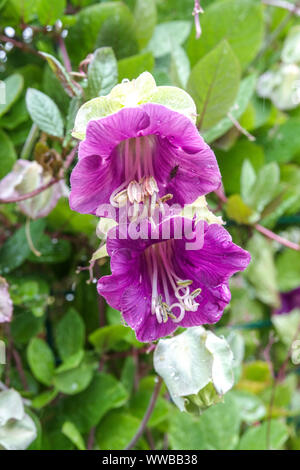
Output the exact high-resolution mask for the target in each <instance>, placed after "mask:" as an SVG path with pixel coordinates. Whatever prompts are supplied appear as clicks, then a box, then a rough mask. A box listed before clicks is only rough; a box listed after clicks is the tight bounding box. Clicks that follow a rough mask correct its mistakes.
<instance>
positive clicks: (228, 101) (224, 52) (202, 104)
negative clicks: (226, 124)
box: [187, 40, 240, 130]
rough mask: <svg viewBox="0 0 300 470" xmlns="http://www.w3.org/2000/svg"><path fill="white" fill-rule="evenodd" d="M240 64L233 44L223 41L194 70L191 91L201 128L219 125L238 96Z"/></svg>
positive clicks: (189, 82)
mask: <svg viewBox="0 0 300 470" xmlns="http://www.w3.org/2000/svg"><path fill="white" fill-rule="evenodd" d="M239 80H240V66H239V63H238V60H237V58H236V57H235V55H234V53H233V51H232V49H231V47H230V46H229V44H228V42H227V41H226V40H223V41H222V42H221V43H220V44H219V45H218V46H217V47H216V48H215V49H213V50H212V51H211V52H209V53H208V54H207V55H206V56H205V57H203V58H202V59H201V60H200V61H199V62H198V63H197V64H196V65H195V66H194V68H193V69H192V72H191V75H190V78H189V80H188V84H187V90H188V92H189V93H190V94H191V95H192V97H193V98H194V100H195V102H196V107H197V112H198V114H199V118H198V126H199V128H200V129H204V130H206V129H209V128H211V127H213V126H215V125H216V124H217V123H218V122H219V121H220V120H221V119H223V118H224V117H225V116H226V114H227V113H228V111H229V109H230V107H231V106H232V104H233V103H234V100H235V99H236V96H237V92H238V88H239Z"/></svg>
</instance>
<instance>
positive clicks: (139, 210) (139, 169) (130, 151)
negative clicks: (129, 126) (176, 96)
mask: <svg viewBox="0 0 300 470" xmlns="http://www.w3.org/2000/svg"><path fill="white" fill-rule="evenodd" d="M155 145H156V143H155V137H154V136H152V137H137V138H134V139H127V140H126V141H125V142H122V144H120V146H119V149H118V151H119V155H120V158H121V164H123V165H124V178H125V181H124V182H123V183H122V184H121V185H120V186H119V187H118V188H117V189H115V190H114V191H113V193H112V194H111V196H110V204H111V205H112V206H113V207H116V208H121V207H125V206H126V205H129V209H130V212H129V215H130V220H131V221H135V220H137V219H138V217H140V218H144V217H149V218H150V220H151V219H152V218H153V215H154V213H155V210H156V208H157V207H159V209H160V211H163V203H164V202H165V201H167V200H168V199H171V198H172V194H167V195H165V196H163V198H161V199H160V198H159V195H158V193H159V188H158V186H157V182H156V179H155V176H154V169H153V152H154V150H155Z"/></svg>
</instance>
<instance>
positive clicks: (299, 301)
mask: <svg viewBox="0 0 300 470" xmlns="http://www.w3.org/2000/svg"><path fill="white" fill-rule="evenodd" d="M280 300H281V307H280V308H278V309H277V310H275V311H274V314H276V315H280V314H282V313H290V312H291V311H292V310H294V309H295V308H300V287H297V289H293V290H291V291H289V292H282V293H281V294H280Z"/></svg>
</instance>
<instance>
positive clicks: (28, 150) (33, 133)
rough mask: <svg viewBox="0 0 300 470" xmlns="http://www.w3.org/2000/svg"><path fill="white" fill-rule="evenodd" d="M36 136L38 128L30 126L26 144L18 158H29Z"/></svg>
mask: <svg viewBox="0 0 300 470" xmlns="http://www.w3.org/2000/svg"><path fill="white" fill-rule="evenodd" d="M38 135H39V128H38V126H37V125H36V124H32V126H31V129H30V131H29V134H28V136H27V139H26V142H25V144H24V147H23V148H22V151H21V156H20V157H21V158H24V159H25V160H27V159H28V158H29V156H30V153H31V151H32V148H33V145H34V142H35V141H36V139H37V137H38Z"/></svg>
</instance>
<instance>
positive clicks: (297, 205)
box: [0, 0, 300, 450]
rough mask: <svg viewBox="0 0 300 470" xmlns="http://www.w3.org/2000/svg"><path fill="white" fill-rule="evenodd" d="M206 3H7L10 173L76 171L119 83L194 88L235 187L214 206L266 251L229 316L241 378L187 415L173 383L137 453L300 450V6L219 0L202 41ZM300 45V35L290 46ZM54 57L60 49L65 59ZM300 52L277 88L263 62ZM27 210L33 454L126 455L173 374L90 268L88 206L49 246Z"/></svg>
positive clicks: (23, 342)
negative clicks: (102, 100) (100, 109)
mask: <svg viewBox="0 0 300 470" xmlns="http://www.w3.org/2000/svg"><path fill="white" fill-rule="evenodd" d="M193 3H194V2H193V1H192V0H156V1H155V0H126V1H122V2H119V1H108V2H107V1H95V0H70V1H66V0H52V1H51V2H49V0H0V45H1V49H0V73H1V75H0V78H1V80H4V81H5V83H6V93H7V101H6V104H0V177H1V178H2V177H4V176H5V175H6V174H7V173H9V172H10V171H11V169H12V167H13V165H14V163H15V162H16V160H17V159H18V158H23V159H29V160H33V159H38V158H39V157H41V155H42V157H43V156H45V155H46V154H47V155H49V153H50V154H51V155H55V156H56V158H57V159H58V161H59V162H60V165H61V164H62V163H61V162H64V161H65V159H66V157H67V155H69V153H70V152H71V151H72V149H73V148H74V145H75V142H74V140H73V139H72V138H71V135H70V131H71V129H72V126H73V123H74V116H75V113H76V111H77V109H78V107H79V106H80V104H81V103H82V102H84V101H85V100H87V99H90V98H92V97H94V96H97V95H98V94H104V93H105V90H107V91H109V89H110V88H111V86H113V85H114V84H115V83H114V82H115V81H116V80H119V81H121V80H122V79H124V78H129V79H133V78H135V77H137V76H138V75H139V74H140V73H142V72H143V71H145V70H148V71H149V72H151V73H152V74H153V75H154V77H155V79H156V81H157V83H158V84H159V85H176V86H179V87H182V88H184V89H186V90H187V91H188V92H189V93H190V94H191V95H192V97H193V98H194V100H195V102H196V104H197V110H198V115H199V116H198V126H199V130H200V132H201V134H203V136H204V138H205V139H206V141H207V142H208V143H209V144H210V145H211V146H212V147H213V149H214V151H215V153H216V156H217V159H218V162H219V165H220V169H221V173H222V176H223V184H224V190H225V194H226V196H227V199H226V198H224V197H222V198H221V199H219V198H218V197H217V195H211V196H210V197H209V199H208V201H209V205H210V207H211V209H212V210H214V211H216V213H217V214H218V215H220V214H222V216H223V218H224V220H226V222H227V225H226V228H227V229H228V230H229V231H230V233H231V234H232V236H233V239H234V241H235V242H237V243H238V244H240V245H242V246H243V247H245V248H247V249H248V250H249V251H250V252H251V255H252V263H251V265H250V267H249V268H248V270H246V272H245V273H244V274H241V275H238V276H235V277H234V278H233V280H232V282H231V291H232V301H231V304H230V305H229V307H228V308H227V309H226V311H225V313H224V315H223V318H222V320H221V322H219V323H218V324H217V325H215V327H213V328H212V329H213V330H214V331H215V332H216V333H217V334H222V335H224V336H225V337H226V338H227V339H228V341H229V342H230V344H231V346H232V348H233V351H234V355H235V387H234V389H233V390H232V391H231V392H229V393H228V394H226V396H225V400H224V403H221V404H218V405H215V406H213V407H211V408H209V409H208V410H207V411H205V412H204V413H203V414H202V415H201V416H198V417H195V416H192V415H189V414H186V413H181V412H180V411H179V410H177V408H176V407H175V406H174V405H173V404H172V403H171V401H170V399H169V396H168V393H167V391H166V389H165V388H163V389H162V390H161V392H160V395H159V398H158V400H157V403H156V406H155V409H154V412H153V414H152V416H151V418H150V420H149V422H148V425H147V428H146V431H145V433H144V434H143V436H142V437H141V438H140V439H139V440H138V442H137V444H136V447H137V448H139V449H151V448H156V449H268V448H271V449H282V448H286V449H298V450H300V434H299V429H300V389H299V372H300V369H299V365H297V361H294V362H293V361H291V360H290V359H291V345H292V342H293V341H294V340H295V339H297V331H298V332H299V325H300V310H299V308H300V302H299V304H298V305H297V304H295V305H294V307H295V308H293V311H292V312H290V313H287V314H284V315H275V314H274V311H275V310H276V309H278V308H280V302H281V293H282V292H288V291H290V290H292V289H296V288H298V287H299V286H300V252H299V251H296V250H292V249H290V248H288V247H286V246H283V244H282V243H279V242H278V235H279V236H281V237H283V238H284V239H285V240H288V241H289V242H290V243H294V244H299V242H300V229H299V223H300V167H299V163H300V133H299V128H300V107H299V106H298V104H299V101H298V98H299V96H298V95H299V93H300V91H299V87H300V81H299V80H300V74H299V80H298V75H297V73H298V64H299V63H300V57H297V54H295V57H293V58H292V59H291V60H290V56H289V58H288V59H287V60H286V59H285V58H284V57H286V56H284V55H283V50H284V48H285V46H286V44H287V41H289V40H291V36H290V35H291V32H292V34H293V37H294V38H295V37H296V38H297V35H296V34H294V33H295V31H297V29H296V30H295V28H297V25H299V24H300V19H299V16H298V13H297V11H296V10H295V12H290V11H287V10H285V9H282V8H276V7H272V6H266V5H264V4H263V2H261V1H258V0H203V1H202V2H201V5H202V7H203V8H204V11H205V12H204V14H203V15H201V18H200V19H201V25H202V36H201V38H200V39H196V38H195V27H194V19H193V16H192V12H193V8H194V4H193ZM294 3H296V2H294ZM295 41H296V39H295ZM65 47H66V49H67V51H68V55H69V58H70V61H71V65H72V70H73V71H74V72H77V75H76V74H74V75H72V77H71V78H70V75H69V74H68V73H67V72H66V71H65V69H64V68H61V67H62V66H61V65H58V66H57V63H56V62H55V60H58V61H60V63H62V64H64V66H65V67H66V68H67V69H68V64H67V63H66V54H65V52H64V48H65ZM102 47H110V48H112V50H110V60H109V61H107V62H106V63H105V64H103V63H101V60H102V59H101V58H100V62H99V63H98V64H97V63H96V62H94V66H93V67H90V66H89V67H87V66H85V65H84V63H83V64H82V65H81V67H79V64H80V62H82V61H84V59H85V58H86V57H87V56H88V54H91V53H93V52H94V51H95V49H99V48H102ZM297 47H298V51H299V49H300V46H299V38H298V43H295V42H294V43H293V44H292V46H291V47H290V50H292V52H295V51H297ZM37 51H41V52H43V53H46V54H50V56H49V55H48V56H47V57H48V61H47V60H46V59H45V57H46V56H43V57H42V56H41V55H39V54H38V53H37ZM298 55H299V52H298ZM287 63H288V64H289V65H291V64H293V66H294V68H293V73H294V75H293V80H292V81H291V80H287V82H286V81H284V79H283V78H282V77H281V78H280V79H279V80H278V79H275V83H274V84H273V82H272V83H271V78H270V77H269V79H268V80H267V85H269V88H268V90H267V92H266V90H265V88H264V87H263V86H259V84H261V75H262V74H264V73H265V72H270V71H272V73H273V74H274V73H278V70H279V68H280V67H282V66H283V65H284V64H287ZM104 65H105V66H106V67H107V69H106V72H105V74H104V75H103V76H102V77H100V78H99V75H98V74H99V70H100V75H101V70H103V67H104ZM295 67H296V68H295ZM280 70H281V69H280ZM81 71H83V74H81ZM80 74H81V76H80ZM86 76H87V77H88V78H86ZM117 76H118V78H117ZM285 77H286V75H285ZM288 77H290V76H288ZM105 80H106V82H105ZM297 80H298V82H297ZM265 82H266V81H265ZM262 85H265V83H263V84H262ZM105 87H106V88H105ZM297 87H298V88H297ZM28 88H31V89H32V88H33V89H35V90H39V91H40V92H42V94H41V95H38V94H37V93H36V92H34V93H31V94H28ZM70 90H71V91H70ZM66 91H67V92H66ZM287 102H288V103H289V105H286V103H287ZM41 111H42V112H41ZM51 152H52V153H51ZM44 161H45V160H44ZM72 165H73V163H72ZM72 165H71V167H70V168H72ZM70 168H68V169H67V170H66V171H65V176H66V182H67V183H68V177H69V173H70ZM25 220H26V218H25V216H24V215H23V214H22V212H20V210H19V208H18V206H17V205H16V204H2V205H0V223H1V229H0V241H1V248H0V275H1V276H2V277H5V278H6V280H7V282H8V283H9V286H10V290H9V292H10V296H11V299H12V301H13V304H14V313H13V319H12V322H11V323H3V324H0V338H1V339H3V340H4V341H5V342H6V345H7V364H6V366H5V367H4V366H1V365H0V380H1V382H2V383H3V384H6V386H8V387H13V388H15V389H16V390H17V391H19V392H20V393H21V395H22V397H23V398H24V399H27V400H30V401H31V404H30V406H26V408H27V410H28V413H29V414H30V416H31V417H32V419H33V420H34V422H35V424H36V427H37V431H38V432H37V438H36V439H35V440H34V442H33V443H32V444H31V445H30V447H29V448H30V449H86V448H95V449H122V448H124V447H126V446H127V445H128V443H129V442H130V440H131V438H132V437H133V436H134V435H135V433H136V432H137V429H138V428H139V426H140V423H141V420H142V418H143V416H144V413H145V411H146V409H147V406H148V403H149V400H150V397H151V394H152V391H153V388H154V384H155V373H154V370H153V360H152V353H151V352H150V353H148V352H147V347H148V346H147V345H145V344H140V343H138V342H137V340H136V339H135V335H134V333H133V332H132V331H131V330H130V329H129V328H126V327H124V326H123V325H122V324H121V322H120V314H119V312H117V311H114V310H113V309H112V308H111V307H109V306H107V305H106V304H105V301H104V300H103V299H102V298H99V297H98V295H97V293H96V289H95V283H94V282H91V283H88V282H87V281H88V280H89V276H88V273H87V271H84V270H82V269H81V268H84V267H86V266H88V263H89V259H90V258H91V256H92V253H93V252H94V251H95V250H96V249H97V248H98V246H99V240H98V239H97V237H96V233H95V229H96V225H97V219H96V217H93V216H88V215H80V214H77V213H74V212H72V211H71V210H70V208H69V204H68V200H67V198H61V199H60V200H59V202H58V204H57V205H56V207H55V208H54V209H53V210H52V211H51V212H50V214H49V215H48V216H47V217H44V218H40V219H37V220H35V221H34V222H31V224H30V230H31V238H32V242H33V244H34V246H35V248H36V249H37V250H38V251H39V252H40V253H41V256H36V254H34V253H33V252H32V250H31V249H30V247H29V245H28V240H27V238H28V237H27V238H26V227H25ZM261 227H263V228H265V229H267V230H270V231H272V232H265V231H264V230H261V229H260V228H261ZM262 231H263V232H264V233H262ZM266 233H267V234H268V235H270V236H271V238H275V239H274V240H272V239H271V238H270V236H266ZM274 233H275V237H273V235H272V234H274ZM276 238H277V240H276ZM279 241H280V240H279ZM108 272H109V262H107V260H104V262H103V260H102V261H101V262H99V263H97V264H96V265H95V268H94V276H95V278H99V277H100V275H103V274H106V273H108ZM0 303H1V301H0ZM297 307H298V309H297ZM295 362H296V363H295ZM26 403H27V405H28V402H26Z"/></svg>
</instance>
